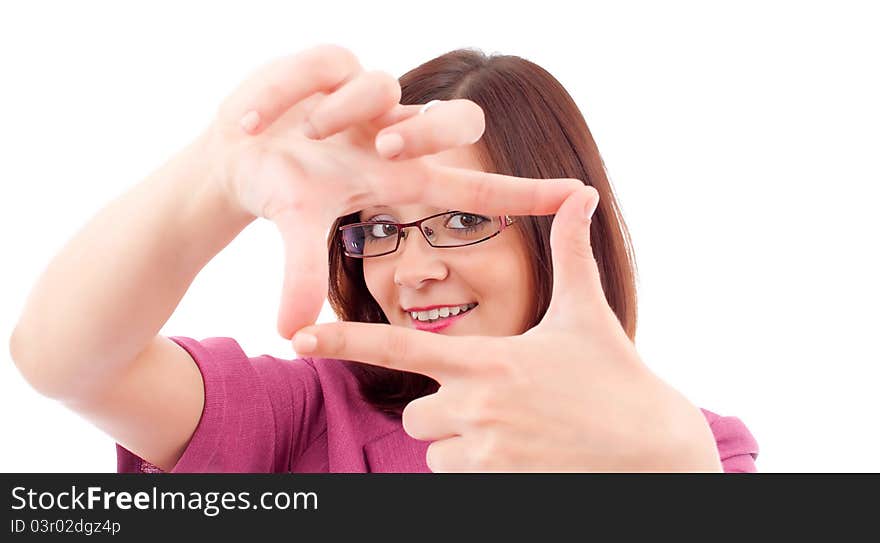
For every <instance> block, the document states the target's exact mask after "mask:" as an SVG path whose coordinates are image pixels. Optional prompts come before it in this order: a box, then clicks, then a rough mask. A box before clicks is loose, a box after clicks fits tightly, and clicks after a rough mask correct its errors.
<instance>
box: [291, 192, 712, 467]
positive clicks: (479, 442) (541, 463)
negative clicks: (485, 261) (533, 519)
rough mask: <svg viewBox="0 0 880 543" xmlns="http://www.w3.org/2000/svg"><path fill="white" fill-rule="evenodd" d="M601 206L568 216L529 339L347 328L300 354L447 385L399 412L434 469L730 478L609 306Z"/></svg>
mask: <svg viewBox="0 0 880 543" xmlns="http://www.w3.org/2000/svg"><path fill="white" fill-rule="evenodd" d="M597 204H598V193H597V192H596V191H595V189H593V188H592V187H583V188H582V189H581V190H578V191H576V192H575V193H573V194H572V195H571V196H569V197H568V198H567V199H566V200H565V201H564V203H563V204H562V207H561V208H560V209H559V210H558V213H557V214H556V216H555V217H554V219H553V225H552V228H551V234H550V242H551V251H552V258H553V297H552V301H551V303H550V307H549V308H548V311H547V313H546V314H545V316H544V318H543V319H542V320H541V322H540V323H539V324H538V325H537V326H535V327H534V328H532V329H530V330H528V331H527V332H526V333H524V334H522V335H519V336H513V337H482V336H446V335H443V334H436V333H431V332H424V331H419V330H415V329H408V328H404V327H400V326H390V325H386V324H371V323H354V322H337V323H329V324H321V325H316V326H310V327H307V328H305V329H303V330H301V331H300V332H298V333H297V335H296V336H295V338H294V348H295V349H296V351H297V353H300V354H303V353H305V354H308V355H309V356H312V357H323V358H338V359H343V360H356V361H360V362H365V363H368V364H373V365H379V366H384V367H387V368H393V369H397V370H405V371H412V372H416V373H421V374H423V375H427V376H429V377H432V378H433V379H435V380H436V381H438V382H439V383H440V389H439V390H438V391H437V392H436V393H435V394H431V395H428V396H425V397H422V398H419V399H416V400H414V401H412V402H411V403H409V404H408V405H407V406H406V408H405V409H404V412H403V426H404V429H405V430H406V432H407V433H408V434H409V435H411V436H412V437H414V438H416V439H420V440H429V441H433V443H431V444H430V445H429V448H428V453H427V462H428V466H429V467H430V468H431V469H432V470H433V471H523V470H525V471H679V470H681V471H720V470H721V463H720V459H719V457H718V452H717V449H716V445H715V440H714V436H713V435H712V432H711V430H710V428H709V426H708V424H707V423H706V421H705V418H704V417H703V415H702V413H701V412H700V411H699V409H698V408H697V407H695V406H694V405H692V404H691V403H690V402H688V401H687V399H685V398H684V397H683V396H682V395H681V394H679V393H678V392H677V391H675V390H674V389H673V388H672V387H670V386H669V385H667V384H666V383H664V382H663V381H662V380H660V379H659V378H658V377H657V376H655V375H654V374H653V373H652V372H651V371H649V369H648V368H647V367H646V366H645V364H644V363H642V361H641V359H640V358H639V355H638V353H637V352H636V349H635V346H634V345H633V343H632V342H631V341H630V339H629V338H628V337H627V335H626V333H625V332H624V330H623V328H622V327H621V325H620V322H619V321H618V319H617V317H616V316H615V314H614V312H613V311H612V310H611V308H610V307H609V305H608V303H607V301H606V299H605V295H604V293H603V291H602V286H601V282H600V277H599V270H598V267H597V265H596V261H595V259H594V258H593V252H592V249H591V246H590V237H589V226H590V221H589V219H588V214H589V215H592V212H593V211H592V210H594V209H595V206H596V205H597ZM306 335H312V336H314V337H315V338H316V340H317V342H316V346H315V347H314V348H312V349H309V348H308V338H307V337H306Z"/></svg>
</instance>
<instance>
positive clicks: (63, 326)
mask: <svg viewBox="0 0 880 543" xmlns="http://www.w3.org/2000/svg"><path fill="white" fill-rule="evenodd" d="M203 150H204V142H203V138H199V139H197V140H196V141H195V142H194V143H193V144H191V145H189V146H187V147H186V148H185V149H183V150H182V151H181V152H179V153H178V154H177V155H175V156H174V157H173V158H172V159H171V160H169V161H168V162H167V163H166V164H164V165H163V166H162V167H160V168H159V169H158V170H157V171H156V172H155V173H153V174H152V175H150V176H149V177H148V178H147V179H145V180H143V181H142V182H140V183H139V184H137V185H135V186H134V187H133V188H132V189H130V190H129V191H127V192H125V193H124V194H122V195H121V196H120V197H118V198H117V199H115V200H114V201H112V202H111V203H110V204H108V205H107V206H106V207H104V208H103V209H102V210H101V211H100V212H99V213H98V214H97V215H96V216H95V217H94V218H92V219H91V220H90V221H89V222H88V223H87V224H86V225H85V226H84V227H83V228H82V229H81V230H80V231H79V232H78V233H77V234H76V235H75V236H74V237H73V238H72V239H71V240H70V241H69V242H68V243H67V244H66V245H65V247H64V248H63V249H62V250H61V251H60V252H59V254H58V255H56V256H55V257H54V258H53V259H52V261H51V262H50V264H49V265H48V267H47V268H46V270H45V271H44V273H43V274H42V276H41V277H40V278H39V280H38V281H37V283H36V284H35V286H34V287H33V290H32V291H31V293H30V295H29V297H28V299H27V302H26V304H25V308H24V310H23V313H22V315H21V317H20V319H19V321H18V323H17V325H16V327H15V330H14V332H13V334H12V337H11V339H10V351H11V354H12V358H13V360H14V361H15V364H16V366H17V367H18V369H19V371H20V372H21V373H22V375H23V376H24V377H25V379H26V380H27V381H28V383H30V385H31V386H33V387H34V388H35V389H36V390H37V391H39V392H40V393H41V394H43V395H45V396H48V397H51V398H54V399H57V400H61V401H63V402H64V403H65V404H67V405H68V406H69V407H70V408H72V409H74V410H75V411H77V412H78V413H80V414H81V415H83V416H84V417H85V418H87V419H88V420H90V421H92V422H93V423H95V424H96V425H97V426H98V427H100V428H102V429H103V430H105V431H107V433H108V434H110V435H111V436H112V437H114V438H115V439H117V441H119V442H120V443H122V444H123V445H125V446H127V447H130V450H132V451H133V452H138V453H143V454H144V457H145V458H146V459H148V460H150V461H151V462H153V463H154V464H156V465H159V466H160V467H163V468H166V467H169V468H170V467H171V466H173V464H174V461H176V458H175V457H174V452H173V451H179V452H182V451H183V449H184V448H185V446H186V444H187V442H188V440H189V437H190V436H191V434H192V432H193V430H194V429H195V427H196V424H197V423H198V420H199V417H200V414H201V411H202V406H203V402H204V393H203V389H202V379H201V375H200V374H199V371H198V368H197V367H196V366H195V364H194V362H193V361H192V358H191V357H190V356H189V355H188V354H187V353H186V351H184V350H183V349H181V348H180V347H179V346H177V345H176V344H175V343H174V342H172V341H170V340H168V339H166V338H163V337H161V336H157V334H158V332H159V330H160V329H161V327H162V326H163V325H164V323H165V322H166V321H167V319H168V317H169V316H170V315H171V313H172V312H173V311H174V309H175V307H176V306H177V304H178V303H179V302H180V299H181V298H182V297H183V294H184V293H185V292H186V290H187V288H188V287H189V285H190V284H191V282H192V281H193V279H194V278H195V276H196V274H197V273H198V272H199V270H201V268H202V267H203V266H204V265H205V264H206V263H207V262H208V261H209V260H210V259H211V258H212V257H213V256H214V255H215V254H216V253H218V252H219V251H220V250H221V249H222V248H223V247H225V246H226V245H227V244H228V243H229V242H230V241H231V240H232V239H233V238H234V237H235V236H236V235H237V234H238V233H239V232H240V231H241V230H242V229H244V227H245V226H247V225H248V224H249V223H250V222H251V221H252V220H253V219H254V217H253V216H252V215H249V214H248V213H246V212H243V211H242V210H241V209H240V208H237V207H236V206H235V205H234V204H233V203H232V201H231V200H230V199H229V198H228V197H227V196H226V195H225V193H224V192H223V190H222V189H221V188H220V185H219V183H216V182H215V181H214V179H212V177H211V175H209V174H208V173H207V172H209V171H211V169H210V168H208V167H207V164H206V157H205V155H204V152H203ZM156 420H159V421H160V423H159V424H157V423H156ZM177 457H179V453H178V454H177Z"/></svg>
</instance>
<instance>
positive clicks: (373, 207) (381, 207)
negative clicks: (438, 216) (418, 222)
mask: <svg viewBox="0 0 880 543" xmlns="http://www.w3.org/2000/svg"><path fill="white" fill-rule="evenodd" d="M374 209H375V210H379V209H391V207H389V206H370V207H368V208H365V209H362V210H360V211H359V213H360V214H362V215H363V214H367V213H369V212H370V211H372V210H374ZM435 209H437V211H436V212H437V213H446V212H448V211H454V209H445V210H441V209H440V208H435ZM432 215H433V213H432Z"/></svg>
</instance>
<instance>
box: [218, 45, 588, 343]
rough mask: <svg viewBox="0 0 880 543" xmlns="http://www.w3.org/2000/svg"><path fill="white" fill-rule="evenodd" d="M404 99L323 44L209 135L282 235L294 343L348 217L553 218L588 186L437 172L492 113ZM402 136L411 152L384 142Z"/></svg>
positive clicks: (283, 314) (282, 325)
mask: <svg viewBox="0 0 880 543" xmlns="http://www.w3.org/2000/svg"><path fill="white" fill-rule="evenodd" d="M400 94H401V90H400V85H399V83H398V81H397V79H395V78H394V77H393V76H391V75H387V74H385V73H382V72H375V71H374V72H366V71H364V70H363V69H362V68H361V66H360V64H359V63H358V60H357V59H356V58H355V57H354V55H353V54H352V53H351V52H349V51H347V50H345V49H343V48H341V47H337V46H330V45H324V46H319V47H315V48H313V49H309V50H306V51H304V52H301V53H299V54H297V55H294V56H290V57H285V58H281V59H278V60H276V61H274V62H272V63H270V64H268V65H266V66H265V67H264V68H263V69H261V70H259V71H258V72H257V73H255V74H254V75H253V76H252V77H250V78H249V79H248V80H246V81H245V82H244V83H243V84H242V85H241V86H240V88H239V89H238V90H236V91H235V92H234V93H233V94H232V95H231V96H230V97H229V98H227V99H226V100H225V101H224V102H223V104H222V105H221V106H220V108H219V111H218V114H217V117H216V119H215V121H214V122H213V123H212V125H211V126H210V127H209V129H208V130H207V131H206V133H205V135H204V136H203V137H202V141H204V142H205V143H204V148H205V152H204V156H205V157H206V162H207V163H208V164H209V166H210V168H211V170H212V173H211V175H212V178H214V179H216V181H217V183H219V184H220V185H221V186H222V187H223V189H224V193H225V194H228V196H229V199H230V201H231V203H232V204H233V208H234V209H238V210H241V211H242V212H244V213H247V214H250V215H251V216H253V217H264V218H266V219H269V220H271V221H273V222H274V223H275V224H276V225H277V227H278V229H279V230H280V231H281V235H282V238H283V241H284V245H285V259H286V265H285V267H286V270H285V277H284V287H283V292H282V297H281V309H280V311H279V316H278V331H279V333H280V334H281V335H282V336H283V337H285V338H290V337H291V335H292V334H293V331H294V330H297V329H299V328H301V327H302V326H305V325H307V324H311V323H314V322H315V319H316V318H317V316H318V313H319V312H320V310H321V306H322V304H323V301H324V298H325V296H326V293H327V281H328V274H329V270H328V263H327V260H328V257H327V242H326V236H327V232H328V230H329V228H330V226H331V225H332V224H333V222H334V221H335V219H336V218H337V217H340V216H343V215H347V214H350V213H353V212H355V211H358V210H360V209H363V208H364V207H367V206H369V205H374V204H385V205H395V204H403V203H412V202H423V203H426V204H431V205H436V206H453V207H458V208H462V209H468V210H471V211H474V212H482V213H487V214H494V215H499V214H548V213H552V211H553V210H554V209H556V208H557V207H558V206H559V204H560V202H561V201H562V200H563V199H564V198H565V197H566V196H567V195H568V194H570V193H571V191H573V190H576V189H577V188H578V187H580V186H582V183H581V182H580V181H577V180H571V179H569V180H553V181H561V182H550V181H548V180H534V179H521V178H517V177H510V176H504V175H498V174H490V173H484V172H479V171H473V170H469V169H461V168H450V167H439V166H431V165H429V164H427V162H426V161H424V160H422V159H421V158H420V157H423V156H424V155H427V154H432V153H436V152H439V151H443V150H445V149H450V148H453V147H456V146H460V145H466V144H470V143H473V142H475V141H477V140H478V139H479V138H480V137H481V136H482V133H483V130H484V129H485V121H484V118H483V112H482V110H481V109H480V108H479V106H477V105H476V104H474V103H473V102H471V101H469V100H451V101H447V102H441V103H440V104H438V105H436V106H434V107H432V108H431V109H430V110H428V111H427V112H426V113H425V114H424V115H418V111H419V109H420V106H418V105H407V106H403V105H400V104H399V103H398V102H399V100H400ZM392 134H396V135H399V136H400V137H399V138H398V143H402V145H403V149H402V151H400V152H398V150H397V149H390V148H389V145H388V143H387V141H388V140H387V139H386V138H383V136H386V135H392ZM394 138H395V136H392V137H391V139H392V140H393V139H394ZM401 139H402V142H400V140H401ZM380 151H381V153H380Z"/></svg>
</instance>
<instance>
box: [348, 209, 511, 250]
mask: <svg viewBox="0 0 880 543" xmlns="http://www.w3.org/2000/svg"><path fill="white" fill-rule="evenodd" d="M515 221H516V219H515V218H513V217H510V216H509V215H504V216H497V217H484V216H483V215H475V214H473V213H466V212H463V211H447V212H445V213H438V214H436V215H431V216H430V217H425V218H424V219H419V220H417V221H413V222H410V223H405V224H404V223H398V222H393V221H370V222H359V223H355V224H347V225H345V226H340V227H339V231H340V232H342V235H341V236H340V242H341V243H342V249H343V251H344V253H345V256H349V257H351V258H372V257H375V256H382V255H387V254H391V253H393V252H395V251H396V250H397V248H398V247H400V238H401V237H405V234H406V232H405V231H404V230H405V229H406V228H410V227H415V228H418V229H419V231H420V232H421V233H422V236H424V238H425V240H427V242H428V244H429V245H430V246H431V247H436V248H438V249H445V248H452V247H465V246H467V245H474V244H476V243H481V242H483V241H486V240H487V239H491V238H494V237H495V236H497V235H498V234H500V233H501V231H502V230H504V229H505V228H506V227H508V226H510V225H511V224H513V223H514V222H515Z"/></svg>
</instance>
